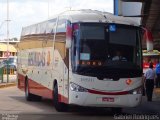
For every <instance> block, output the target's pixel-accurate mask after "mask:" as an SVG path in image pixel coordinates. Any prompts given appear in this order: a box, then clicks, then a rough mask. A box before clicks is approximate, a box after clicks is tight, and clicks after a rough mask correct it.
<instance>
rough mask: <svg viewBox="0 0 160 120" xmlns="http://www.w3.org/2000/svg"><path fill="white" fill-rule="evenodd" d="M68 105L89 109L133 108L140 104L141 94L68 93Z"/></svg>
mask: <svg viewBox="0 0 160 120" xmlns="http://www.w3.org/2000/svg"><path fill="white" fill-rule="evenodd" d="M69 94H70V97H69V104H72V105H79V106H90V107H135V106H138V105H139V104H140V103H141V99H142V95H141V94H126V95H98V94H92V93H89V92H75V91H70V93H69Z"/></svg>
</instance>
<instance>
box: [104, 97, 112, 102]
mask: <svg viewBox="0 0 160 120" xmlns="http://www.w3.org/2000/svg"><path fill="white" fill-rule="evenodd" d="M102 102H114V98H112V97H102Z"/></svg>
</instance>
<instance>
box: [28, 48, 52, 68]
mask: <svg viewBox="0 0 160 120" xmlns="http://www.w3.org/2000/svg"><path fill="white" fill-rule="evenodd" d="M50 63H51V55H50V51H48V52H29V54H28V66H37V67H40V66H42V67H44V66H46V65H47V66H49V65H50Z"/></svg>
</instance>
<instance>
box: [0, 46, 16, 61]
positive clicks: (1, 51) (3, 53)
mask: <svg viewBox="0 0 160 120" xmlns="http://www.w3.org/2000/svg"><path fill="white" fill-rule="evenodd" d="M8 51H9V56H17V50H16V48H15V47H14V46H13V45H11V44H9V46H8ZM6 58H7V43H0V60H3V59H6Z"/></svg>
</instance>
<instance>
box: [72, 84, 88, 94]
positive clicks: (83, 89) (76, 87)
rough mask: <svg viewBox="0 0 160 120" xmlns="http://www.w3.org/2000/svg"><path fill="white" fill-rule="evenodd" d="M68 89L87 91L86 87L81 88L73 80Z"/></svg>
mask: <svg viewBox="0 0 160 120" xmlns="http://www.w3.org/2000/svg"><path fill="white" fill-rule="evenodd" d="M70 89H71V90H72V91H76V92H87V91H88V90H87V89H86V88H83V87H81V86H79V85H77V84H75V83H73V82H71V83H70Z"/></svg>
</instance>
